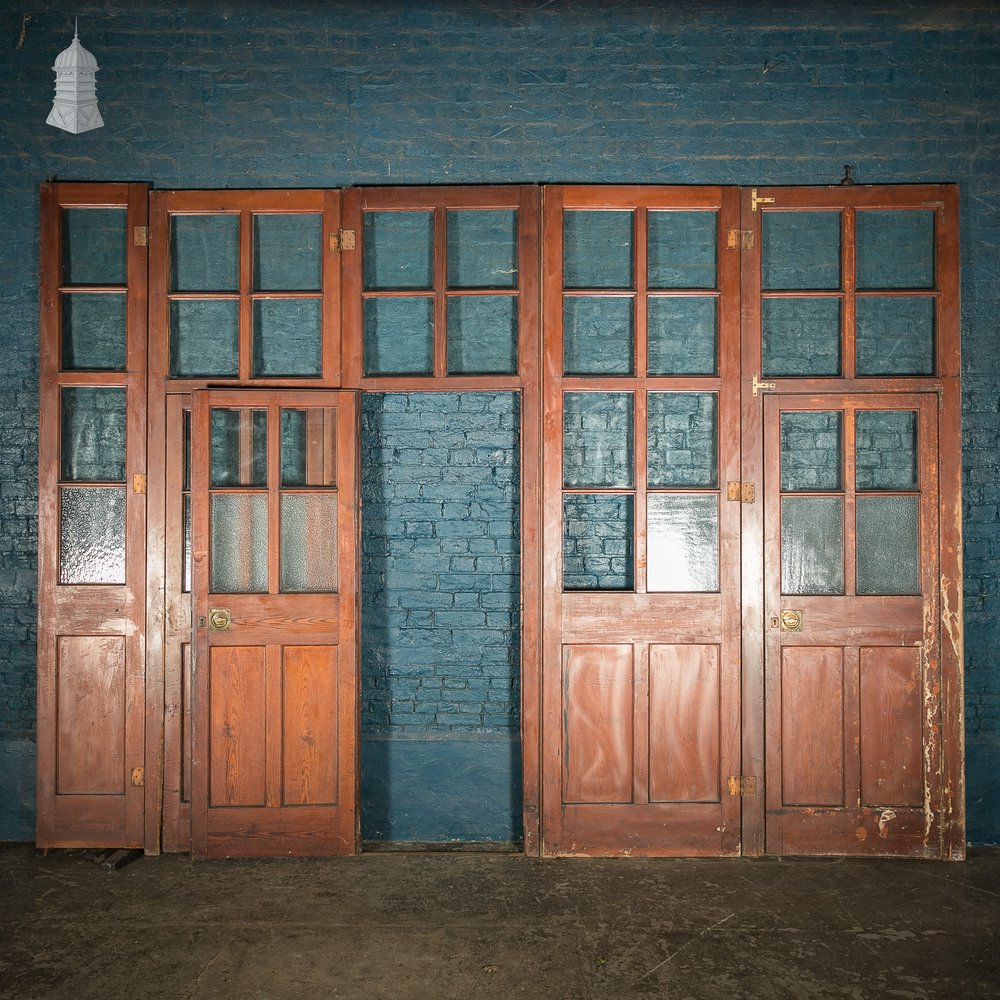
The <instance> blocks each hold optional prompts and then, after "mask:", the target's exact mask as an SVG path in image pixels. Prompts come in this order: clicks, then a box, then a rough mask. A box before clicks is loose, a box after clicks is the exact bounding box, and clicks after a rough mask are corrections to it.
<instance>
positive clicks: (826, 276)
mask: <svg viewBox="0 0 1000 1000" xmlns="http://www.w3.org/2000/svg"><path fill="white" fill-rule="evenodd" d="M762 228H763V237H762V242H761V287H762V288H768V289H771V288H773V289H780V288H840V212H772V211H766V212H764V217H763V220H762Z"/></svg>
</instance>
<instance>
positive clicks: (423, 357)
mask: <svg viewBox="0 0 1000 1000" xmlns="http://www.w3.org/2000/svg"><path fill="white" fill-rule="evenodd" d="M433 372H434V300H433V299H431V298H425V297H421V298H410V297H407V298H392V299H365V374H366V375H431V374H433Z"/></svg>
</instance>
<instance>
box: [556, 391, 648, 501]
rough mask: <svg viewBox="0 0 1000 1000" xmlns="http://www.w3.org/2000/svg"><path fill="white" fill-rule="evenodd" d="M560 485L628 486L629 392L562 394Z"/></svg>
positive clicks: (630, 463) (630, 472)
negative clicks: (561, 463) (561, 475)
mask: <svg viewBox="0 0 1000 1000" xmlns="http://www.w3.org/2000/svg"><path fill="white" fill-rule="evenodd" d="M563 483H564V484H565V485H566V486H625V487H628V486H631V485H632V393H630V392H567V393H565V394H564V395H563Z"/></svg>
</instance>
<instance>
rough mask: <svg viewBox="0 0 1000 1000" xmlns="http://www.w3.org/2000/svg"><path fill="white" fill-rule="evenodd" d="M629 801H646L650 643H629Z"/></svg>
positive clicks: (642, 803)
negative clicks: (630, 685) (631, 683)
mask: <svg viewBox="0 0 1000 1000" xmlns="http://www.w3.org/2000/svg"><path fill="white" fill-rule="evenodd" d="M632 669H633V671H634V673H633V689H632V691H633V693H632V731H633V734H634V735H633V740H632V802H633V803H635V804H636V805H646V804H647V803H648V802H649V730H650V720H649V684H650V681H649V643H648V642H634V643H633V644H632Z"/></svg>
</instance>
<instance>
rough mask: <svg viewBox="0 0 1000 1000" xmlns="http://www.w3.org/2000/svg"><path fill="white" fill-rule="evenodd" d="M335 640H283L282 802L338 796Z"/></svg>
mask: <svg viewBox="0 0 1000 1000" xmlns="http://www.w3.org/2000/svg"><path fill="white" fill-rule="evenodd" d="M337 667H338V664H337V647H336V646H286V647H285V649H284V656H283V664H282V740H281V748H282V754H281V756H282V789H283V794H282V804H283V805H286V806H302V805H335V804H336V802H337V770H338V768H337V751H338V740H337V735H338V734H337V709H338V705H337V694H338V687H339V683H338V682H339V676H338V669H337Z"/></svg>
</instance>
